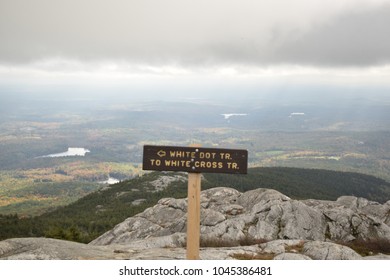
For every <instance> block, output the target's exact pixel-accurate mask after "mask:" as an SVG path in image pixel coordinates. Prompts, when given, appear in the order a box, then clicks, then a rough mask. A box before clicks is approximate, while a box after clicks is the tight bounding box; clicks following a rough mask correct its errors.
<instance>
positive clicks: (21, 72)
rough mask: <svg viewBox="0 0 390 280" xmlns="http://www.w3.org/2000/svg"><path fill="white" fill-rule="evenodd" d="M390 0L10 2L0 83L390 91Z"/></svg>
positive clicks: (4, 7) (2, 28)
mask: <svg viewBox="0 0 390 280" xmlns="http://www.w3.org/2000/svg"><path fill="white" fill-rule="evenodd" d="M389 34H390V0H329V1H323V0H231V1H229V0H192V1H190V0H66V1H64V0H34V1H31V0H0V42H1V43H0V84H1V85H8V84H25V85H32V84H35V85H37V84H45V85H61V84H64V83H72V84H74V85H82V84H88V83H91V84H93V83H98V84H101V85H103V84H104V85H110V84H111V85H112V84H116V85H118V84H123V85H126V84H131V83H132V84H139V85H142V84H148V83H150V82H156V83H162V82H163V83H167V84H177V83H179V84H180V83H182V84H184V85H185V84H186V83H188V84H191V83H198V82H205V83H207V82H206V81H208V82H210V81H211V83H224V82H225V81H226V82H227V83H229V82H231V83H233V82H237V83H264V84H267V83H271V84H272V83H276V84H277V83H280V82H283V83H295V84H324V85H326V84H338V85H376V86H383V85H385V86H389V85H390V35H389Z"/></svg>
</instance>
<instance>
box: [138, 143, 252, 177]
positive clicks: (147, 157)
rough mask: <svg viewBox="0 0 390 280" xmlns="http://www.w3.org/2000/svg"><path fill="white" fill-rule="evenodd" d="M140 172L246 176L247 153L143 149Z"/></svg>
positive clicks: (204, 149) (210, 149)
mask: <svg viewBox="0 0 390 280" xmlns="http://www.w3.org/2000/svg"><path fill="white" fill-rule="evenodd" d="M142 169H143V170H156V171H184V172H190V173H230V174H246V173H247V169H248V151H247V150H233V149H214V148H201V147H199V148H198V147H175V146H152V145H145V146H144V154H143V166H142Z"/></svg>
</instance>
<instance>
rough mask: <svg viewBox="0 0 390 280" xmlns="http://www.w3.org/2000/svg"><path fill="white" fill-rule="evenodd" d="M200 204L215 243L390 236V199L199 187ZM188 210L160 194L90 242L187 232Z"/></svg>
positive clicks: (204, 234)
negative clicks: (295, 196)
mask: <svg viewBox="0 0 390 280" xmlns="http://www.w3.org/2000/svg"><path fill="white" fill-rule="evenodd" d="M200 203H201V221H200V224H201V238H202V239H203V240H208V241H210V240H215V241H218V243H219V244H221V243H225V244H227V245H229V244H230V245H232V244H235V245H237V244H240V243H242V242H241V241H243V242H244V241H245V240H253V241H255V240H278V239H286V240H289V239H298V240H316V241H344V242H348V241H352V240H354V239H363V240H376V239H381V240H388V241H390V226H389V225H388V223H389V220H390V218H389V215H390V203H389V202H388V203H385V204H379V203H377V202H371V201H368V200H366V199H361V198H355V197H340V198H339V199H338V200H337V201H321V200H304V201H298V200H293V199H290V198H289V197H287V196H285V195H284V194H282V193H280V192H278V191H275V190H272V189H262V188H259V189H255V190H251V191H248V192H245V193H240V192H239V191H237V190H235V189H232V188H223V187H220V188H214V189H209V190H205V191H202V192H201V199H200ZM186 212H187V200H186V199H174V198H165V199H161V200H160V201H159V202H158V203H157V204H156V205H155V206H153V207H151V208H148V209H146V210H145V211H144V212H143V213H140V214H138V215H135V216H134V217H131V218H128V219H126V220H125V221H124V222H122V223H120V224H118V225H117V226H116V227H115V228H113V229H112V230H110V231H108V232H106V233H105V234H103V235H102V236H100V237H99V238H97V239H96V240H94V241H92V242H91V244H93V245H107V244H113V243H115V244H124V243H128V242H132V241H136V240H143V239H147V238H151V237H158V236H167V235H172V234H174V233H185V232H186V224H187V215H186Z"/></svg>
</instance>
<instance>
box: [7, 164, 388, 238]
mask: <svg viewBox="0 0 390 280" xmlns="http://www.w3.org/2000/svg"><path fill="white" fill-rule="evenodd" d="M186 178H187V176H186V174H185V173H171V172H163V173H159V172H152V173H148V174H145V175H143V176H141V177H137V178H134V179H132V180H128V181H123V182H120V183H118V184H115V185H111V186H108V187H104V188H102V189H101V190H99V191H97V192H94V193H92V194H89V195H87V196H85V197H83V198H81V199H80V200H78V201H76V202H75V203H72V204H70V205H68V206H65V207H60V208H58V209H56V210H55V211H52V212H50V213H46V214H43V215H41V216H39V217H33V218H28V219H19V218H18V216H17V215H7V216H4V215H3V216H2V215H0V239H7V238H11V237H37V236H46V237H52V238H59V239H67V240H74V241H79V242H89V241H91V240H93V239H95V238H96V237H98V236H99V235H101V234H102V233H104V232H105V231H107V230H109V229H111V228H112V227H113V226H115V225H116V224H118V223H120V222H122V221H123V220H125V219H126V218H128V217H131V216H134V215H135V214H137V213H139V212H142V211H144V210H145V209H146V208H148V207H151V206H153V205H155V204H156V203H157V202H158V200H159V199H161V198H164V197H173V198H183V197H186V196H187V182H186ZM221 186H223V187H232V188H235V189H237V190H239V191H241V192H244V191H248V190H251V189H256V188H271V189H275V190H278V191H280V192H282V193H284V194H286V195H287V196H290V197H291V198H294V199H309V198H313V199H323V200H336V199H337V198H338V197H340V196H343V195H354V196H357V197H364V198H367V199H369V200H372V201H378V202H381V203H383V202H385V201H387V200H390V183H389V182H386V181H384V180H381V179H378V178H376V177H373V176H369V175H363V174H359V173H350V172H336V171H328V170H317V169H299V168H281V167H272V168H253V169H249V173H248V174H247V175H221V174H219V175H217V174H207V175H205V176H204V178H203V180H202V189H203V190H205V189H209V188H213V187H221Z"/></svg>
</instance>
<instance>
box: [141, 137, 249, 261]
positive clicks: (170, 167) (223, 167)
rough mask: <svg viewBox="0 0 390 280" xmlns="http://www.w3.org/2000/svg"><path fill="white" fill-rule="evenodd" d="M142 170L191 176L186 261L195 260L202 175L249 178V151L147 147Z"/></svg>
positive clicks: (198, 234) (197, 245)
mask: <svg viewBox="0 0 390 280" xmlns="http://www.w3.org/2000/svg"><path fill="white" fill-rule="evenodd" d="M142 169H143V170H156V171H184V172H188V208H187V259H189V260H196V259H199V244H200V191H201V173H230V174H246V173H247V169H248V151H247V150H232V149H214V148H201V147H198V146H191V147H175V146H151V145H145V146H144V151H143V165H142Z"/></svg>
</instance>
